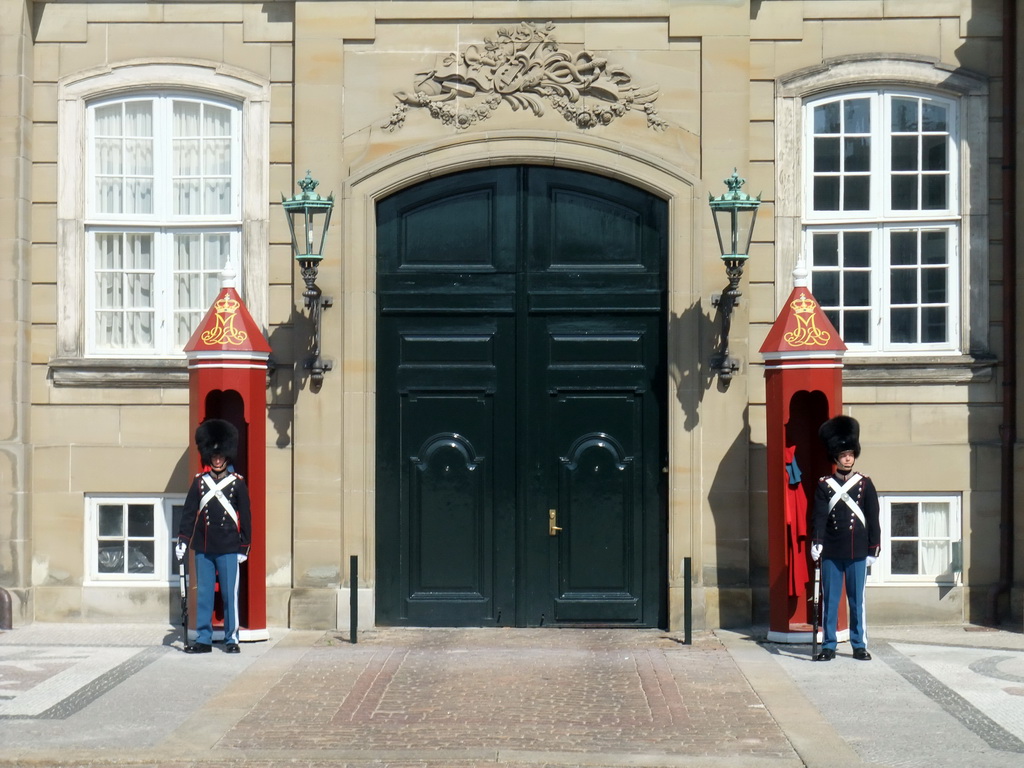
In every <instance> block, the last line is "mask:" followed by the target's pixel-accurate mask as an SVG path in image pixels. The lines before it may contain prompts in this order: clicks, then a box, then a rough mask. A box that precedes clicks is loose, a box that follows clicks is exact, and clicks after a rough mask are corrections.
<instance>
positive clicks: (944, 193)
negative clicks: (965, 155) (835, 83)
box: [803, 88, 961, 354]
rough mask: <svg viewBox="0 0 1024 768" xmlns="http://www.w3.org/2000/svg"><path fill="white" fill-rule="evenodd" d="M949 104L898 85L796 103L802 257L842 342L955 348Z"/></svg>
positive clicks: (954, 188)
mask: <svg viewBox="0 0 1024 768" xmlns="http://www.w3.org/2000/svg"><path fill="white" fill-rule="evenodd" d="M957 115H958V110H957V104H956V101H955V100H953V99H950V98H946V97H943V96H939V95H935V94H931V93H925V92H915V91H912V90H906V89H895V88H893V89H888V88H881V89H877V90H868V91H865V90H858V91H847V92H843V93H839V94H828V95H825V96H821V97H818V98H815V99H810V100H808V101H806V102H805V104H804V118H803V124H804V140H803V145H804V151H805V157H804V162H803V168H804V169H805V173H804V193H803V200H804V212H803V225H804V246H803V247H804V254H805V259H806V262H807V266H808V269H809V271H810V281H811V291H812V292H813V293H814V296H815V298H816V299H817V300H818V301H819V302H820V303H821V306H822V308H823V309H824V311H825V313H826V314H827V315H828V317H829V319H830V320H831V321H832V323H833V325H835V327H836V329H837V330H838V331H839V333H840V335H841V336H842V338H843V340H844V342H845V343H846V345H847V347H848V348H849V349H850V350H851V351H854V352H862V353H873V352H874V353H887V354H892V353H914V352H926V353H930V354H935V353H941V352H954V351H957V350H959V348H960V343H961V340H960V312H961V309H960V298H959V297H960V291H961V288H960V271H961V265H960V239H961V238H960V227H961V214H960V178H959V173H958V170H957V169H958V168H959V167H960V160H959V156H958V152H959V139H958V121H957Z"/></svg>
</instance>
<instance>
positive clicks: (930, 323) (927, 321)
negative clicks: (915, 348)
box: [921, 307, 949, 344]
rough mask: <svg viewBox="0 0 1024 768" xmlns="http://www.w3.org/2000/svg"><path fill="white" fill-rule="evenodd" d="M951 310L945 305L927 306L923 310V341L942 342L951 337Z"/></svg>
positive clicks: (928, 342)
mask: <svg viewBox="0 0 1024 768" xmlns="http://www.w3.org/2000/svg"><path fill="white" fill-rule="evenodd" d="M948 315H949V312H948V311H947V309H946V308H945V307H925V308H924V309H923V310H921V316H922V319H921V322H922V323H923V328H922V329H921V341H923V342H925V343H927V344H941V343H942V342H944V341H947V340H948V339H949V320H948Z"/></svg>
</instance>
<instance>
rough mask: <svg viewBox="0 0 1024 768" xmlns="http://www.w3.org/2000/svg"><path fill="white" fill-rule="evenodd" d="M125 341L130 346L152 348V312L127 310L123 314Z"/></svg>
mask: <svg viewBox="0 0 1024 768" xmlns="http://www.w3.org/2000/svg"><path fill="white" fill-rule="evenodd" d="M125 320H126V322H127V327H126V329H125V332H126V333H127V343H128V345H129V346H130V347H133V348H136V349H141V350H150V349H152V348H153V314H152V313H150V312H129V313H128V314H127V315H126V316H125Z"/></svg>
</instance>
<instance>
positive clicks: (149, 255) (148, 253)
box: [125, 234, 154, 270]
mask: <svg viewBox="0 0 1024 768" xmlns="http://www.w3.org/2000/svg"><path fill="white" fill-rule="evenodd" d="M126 241H127V242H126V246H127V252H126V254H125V267H126V268H128V269H149V270H151V269H153V267H154V264H153V236H152V235H142V234H131V235H127V236H126Z"/></svg>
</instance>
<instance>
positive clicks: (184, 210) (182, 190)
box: [174, 179, 202, 216]
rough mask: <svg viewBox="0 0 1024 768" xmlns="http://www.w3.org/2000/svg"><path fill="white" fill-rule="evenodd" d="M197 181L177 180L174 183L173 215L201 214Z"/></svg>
mask: <svg viewBox="0 0 1024 768" xmlns="http://www.w3.org/2000/svg"><path fill="white" fill-rule="evenodd" d="M200 205H201V201H200V198H199V180H198V179H178V180H177V181H175V182H174V214H175V215H176V216H196V215H199V214H200V213H202V209H201V208H200Z"/></svg>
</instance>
